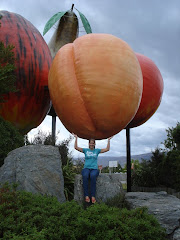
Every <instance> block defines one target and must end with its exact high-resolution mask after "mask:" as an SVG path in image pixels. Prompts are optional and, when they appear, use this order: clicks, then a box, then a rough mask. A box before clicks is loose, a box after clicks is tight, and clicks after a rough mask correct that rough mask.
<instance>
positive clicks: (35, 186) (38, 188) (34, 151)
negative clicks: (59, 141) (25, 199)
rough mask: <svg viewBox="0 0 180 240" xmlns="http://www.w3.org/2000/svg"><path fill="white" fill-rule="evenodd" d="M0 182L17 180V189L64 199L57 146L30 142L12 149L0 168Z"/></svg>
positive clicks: (63, 200) (60, 199)
mask: <svg viewBox="0 0 180 240" xmlns="http://www.w3.org/2000/svg"><path fill="white" fill-rule="evenodd" d="M0 182H1V183H4V182H9V183H18V188H17V189H18V190H25V191H27V192H32V193H40V194H43V195H51V196H55V197H57V199H58V201H59V202H65V195H64V178H63V173H62V168H61V157H60V154H59V150H58V148H57V147H54V146H50V145H46V146H45V145H28V146H24V147H20V148H17V149H15V150H13V151H11V152H10V153H9V154H8V156H7V157H6V159H5V161H4V164H3V166H2V167H1V168H0Z"/></svg>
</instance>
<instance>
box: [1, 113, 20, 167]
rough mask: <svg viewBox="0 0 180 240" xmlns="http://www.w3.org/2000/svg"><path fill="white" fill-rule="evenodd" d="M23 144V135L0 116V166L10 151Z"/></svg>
mask: <svg viewBox="0 0 180 240" xmlns="http://www.w3.org/2000/svg"><path fill="white" fill-rule="evenodd" d="M23 145H24V137H23V136H22V135H21V134H20V133H19V131H18V130H17V129H16V128H15V127H14V126H13V125H12V124H11V123H10V122H7V121H5V120H4V119H3V118H1V117H0V166H2V165H3V163H4V159H5V157H6V156H7V154H8V153H9V152H10V151H12V150H14V149H16V148H18V147H22V146H23Z"/></svg>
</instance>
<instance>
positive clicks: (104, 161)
mask: <svg viewBox="0 0 180 240" xmlns="http://www.w3.org/2000/svg"><path fill="white" fill-rule="evenodd" d="M151 156H152V153H144V154H139V155H131V159H134V160H139V162H141V161H142V159H145V160H150V159H151ZM109 161H118V163H119V164H120V165H121V166H122V167H124V165H125V164H126V156H122V157H111V156H99V157H98V165H102V166H103V167H106V166H109Z"/></svg>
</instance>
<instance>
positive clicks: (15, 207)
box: [0, 184, 166, 240]
mask: <svg viewBox="0 0 180 240" xmlns="http://www.w3.org/2000/svg"><path fill="white" fill-rule="evenodd" d="M0 219H1V221H0V239H4V240H9V239H13V240H14V239H18V240H19V239H31V240H33V239H34V240H35V239H38V240H44V239H51V240H56V239H57V240H58V239H62V240H73V239H88V240H93V239H103V238H104V239H106V240H108V239H109V240H110V239H111V240H112V239H122V240H147V239H149V240H165V239H166V238H165V231H164V229H162V228H161V227H160V225H159V223H158V222H157V220H156V219H155V218H154V217H153V216H151V215H149V214H148V213H147V210H146V209H145V208H139V209H136V210H131V211H130V210H127V209H125V208H123V209H120V208H116V207H109V206H107V205H106V204H104V203H103V204H94V205H92V206H90V207H88V208H86V210H85V209H83V208H82V207H81V206H79V205H78V204H77V203H76V202H75V201H71V202H70V201H69V202H66V203H63V204H60V203H59V202H58V201H57V199H56V198H54V197H48V196H42V195H37V194H36V195H33V194H32V193H27V192H23V191H16V190H15V188H12V187H10V186H8V185H7V184H6V185H3V186H1V188H0Z"/></svg>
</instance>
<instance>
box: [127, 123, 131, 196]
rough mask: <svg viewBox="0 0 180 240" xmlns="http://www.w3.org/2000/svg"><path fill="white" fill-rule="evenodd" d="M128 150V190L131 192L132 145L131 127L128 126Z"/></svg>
mask: <svg viewBox="0 0 180 240" xmlns="http://www.w3.org/2000/svg"><path fill="white" fill-rule="evenodd" d="M126 152H127V192H131V147H130V129H129V128H126Z"/></svg>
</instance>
